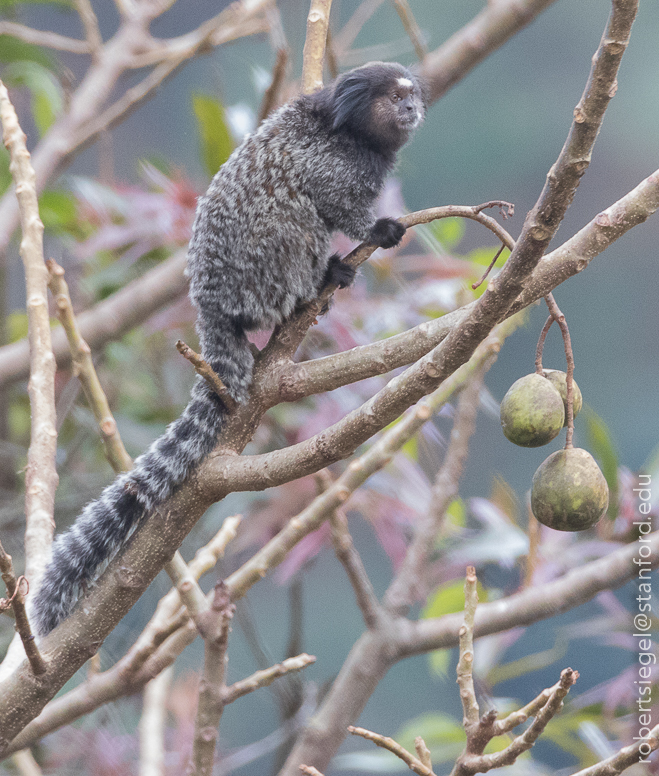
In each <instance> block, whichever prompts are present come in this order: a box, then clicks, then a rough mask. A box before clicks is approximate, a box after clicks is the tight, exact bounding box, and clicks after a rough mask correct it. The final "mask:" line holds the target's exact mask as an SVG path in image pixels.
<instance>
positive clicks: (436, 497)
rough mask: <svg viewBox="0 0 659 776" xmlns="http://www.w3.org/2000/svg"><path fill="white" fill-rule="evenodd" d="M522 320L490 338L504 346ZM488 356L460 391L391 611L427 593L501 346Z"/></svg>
mask: <svg viewBox="0 0 659 776" xmlns="http://www.w3.org/2000/svg"><path fill="white" fill-rule="evenodd" d="M521 323H522V319H521V318H520V319H517V320H515V319H512V320H511V319H509V321H508V322H507V325H510V326H511V329H508V328H507V325H506V327H505V328H504V329H503V331H502V330H501V329H498V330H497V329H495V330H494V331H493V333H492V334H491V335H490V337H489V338H488V340H485V341H486V342H488V341H490V340H493V342H494V343H495V344H494V347H495V348H497V349H498V348H501V346H502V345H503V340H504V338H505V336H506V335H507V334H509V333H510V332H511V331H512V327H516V326H517V325H519V324H521ZM497 349H495V350H494V352H493V355H492V357H490V358H489V359H487V360H485V361H484V362H483V364H482V365H481V368H480V369H479V370H478V371H477V372H475V373H474V374H473V375H472V378H471V380H470V381H469V382H468V383H467V385H466V386H465V388H464V389H463V390H462V392H461V394H460V398H459V400H458V407H457V411H456V415H455V420H454V422H453V429H452V431H451V437H450V439H449V443H448V447H447V448H446V453H445V455H444V461H443V463H442V466H441V468H440V470H439V471H438V472H437V476H436V477H435V482H434V484H433V488H432V491H431V496H430V507H429V509H428V512H427V514H426V515H424V516H423V517H421V518H420V519H419V520H418V521H417V523H416V525H415V527H414V534H413V536H412V541H411V543H410V546H409V547H408V548H407V552H406V553H405V558H404V560H403V562H402V564H401V566H400V568H399V569H398V572H397V573H396V575H395V576H394V579H393V581H392V582H391V584H390V585H389V588H388V590H387V592H386V594H385V597H384V603H385V607H386V609H387V611H389V612H391V613H396V614H404V613H406V612H407V610H408V609H409V607H410V606H411V605H412V604H413V603H414V602H415V601H418V600H420V599H421V598H423V597H425V595H426V594H427V591H426V590H425V588H424V584H423V583H424V581H425V580H424V579H423V570H424V568H425V567H426V564H427V560H428V557H429V554H430V553H431V552H432V549H433V546H434V543H435V540H436V537H437V534H438V532H439V530H440V528H441V525H442V521H443V520H444V517H445V515H446V510H447V509H448V508H449V506H450V505H451V502H452V501H453V500H454V499H455V497H456V496H457V494H458V484H459V481H460V478H461V476H462V472H463V470H464V466H465V463H466V461H467V456H468V453H469V442H470V440H471V437H472V435H473V433H474V431H475V428H476V415H477V413H478V408H479V405H480V392H481V389H482V387H483V378H484V376H485V372H486V371H487V370H488V369H489V368H490V366H491V365H492V363H493V362H494V357H496V353H497V352H498V350H497Z"/></svg>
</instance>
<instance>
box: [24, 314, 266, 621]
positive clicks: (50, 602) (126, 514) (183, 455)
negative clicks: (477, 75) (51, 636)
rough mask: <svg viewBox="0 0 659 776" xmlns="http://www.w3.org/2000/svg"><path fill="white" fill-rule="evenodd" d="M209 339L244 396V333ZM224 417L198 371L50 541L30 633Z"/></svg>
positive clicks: (73, 596)
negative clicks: (176, 405)
mask: <svg viewBox="0 0 659 776" xmlns="http://www.w3.org/2000/svg"><path fill="white" fill-rule="evenodd" d="M215 339H216V340H217V343H216V344H222V345H223V346H224V347H225V348H226V349H225V350H224V352H222V354H221V355H219V356H216V357H215V358H213V359H208V360H209V361H210V363H211V365H212V366H213V368H214V369H215V371H216V372H217V373H218V374H219V375H220V376H221V377H222V379H223V380H224V382H225V385H226V386H227V388H228V389H229V391H230V393H231V394H232V395H233V396H234V398H236V399H237V400H239V401H240V400H244V399H245V398H246V393H247V387H248V386H249V383H250V381H251V372H252V363H253V357H252V353H251V351H250V349H249V343H248V342H247V338H246V337H245V334H244V332H243V331H241V330H240V329H239V328H238V327H232V328H230V329H225V330H224V332H223V333H222V334H220V333H219V332H217V334H216V337H215ZM208 344H210V343H205V345H208ZM205 349H206V348H205ZM215 352H216V353H217V351H215ZM225 416H226V408H225V406H224V404H222V402H221V400H220V399H219V398H218V397H217V396H216V394H215V393H213V391H212V390H211V389H210V388H209V386H208V384H207V383H206V382H205V380H203V379H202V378H200V377H198V378H197V382H196V383H195V385H194V387H193V389H192V398H191V401H190V403H189V404H188V406H187V407H186V408H185V410H184V411H183V414H182V415H181V417H180V418H178V419H177V420H175V421H174V422H173V423H171V424H170V425H169V426H168V428H167V430H166V431H165V433H164V434H163V436H161V437H160V438H159V439H157V440H156V441H155V442H154V443H153V444H152V445H151V447H150V448H149V449H148V450H147V451H146V452H145V453H144V454H143V455H141V456H140V457H139V458H137V460H136V461H135V466H134V468H133V469H132V471H130V472H128V473H126V474H122V475H120V476H119V477H117V478H116V479H115V481H114V482H113V483H112V484H111V485H109V486H108V487H107V488H106V489H105V490H104V491H103V493H102V494H101V496H100V498H99V499H98V500H97V501H92V502H91V503H90V504H88V505H87V506H86V507H85V509H84V510H83V512H82V514H81V515H80V517H79V518H78V519H77V520H76V522H75V523H74V524H73V525H72V526H71V528H69V530H68V531H66V532H65V533H63V534H61V535H60V536H58V537H57V538H56V539H55V542H54V543H53V549H52V556H51V559H50V562H49V564H48V566H47V568H46V571H45V573H44V578H43V582H42V583H41V587H40V588H39V590H38V592H37V593H36V596H35V597H34V599H33V600H32V601H31V604H30V606H29V610H30V616H31V619H32V621H33V623H34V625H35V628H36V631H37V633H39V634H40V635H45V634H47V633H49V632H50V631H51V630H53V628H55V626H56V625H58V624H59V623H60V622H61V621H62V620H64V619H65V618H66V617H68V615H69V614H70V612H71V610H72V609H73V607H74V605H75V603H76V602H77V600H78V598H79V597H80V595H81V594H83V593H84V592H85V590H86V588H87V587H88V586H89V585H90V584H91V583H93V581H94V580H95V579H96V578H97V576H98V574H99V572H100V570H101V568H102V566H103V565H104V564H105V563H106V562H107V561H109V560H110V559H111V558H112V557H113V555H114V554H115V553H116V552H117V550H119V549H120V548H121V547H122V546H123V544H124V543H125V541H126V539H127V538H128V536H129V535H130V534H131V533H132V531H133V530H134V528H135V527H136V526H137V525H138V524H139V522H140V521H141V520H142V519H143V518H145V517H146V516H147V515H148V514H149V512H150V511H152V510H153V509H154V508H155V507H157V506H158V505H159V504H161V503H162V502H163V501H165V500H166V499H167V498H169V496H171V494H172V493H173V491H174V490H175V489H176V488H177V487H178V486H179V485H180V484H181V483H182V482H183V481H184V480H185V479H186V477H187V476H188V475H189V474H190V472H191V471H192V470H193V469H194V468H195V467H196V466H197V465H198V464H199V463H201V461H202V460H203V459H204V458H205V457H206V456H207V455H208V454H209V453H210V452H211V451H212V450H213V448H214V447H215V444H216V442H217V437H218V434H219V432H220V430H221V428H222V425H223V421H224V418H225Z"/></svg>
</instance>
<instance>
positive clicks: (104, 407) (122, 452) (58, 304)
mask: <svg viewBox="0 0 659 776" xmlns="http://www.w3.org/2000/svg"><path fill="white" fill-rule="evenodd" d="M46 266H47V267H48V271H49V280H48V287H49V288H50V291H51V293H52V295H53V297H54V299H55V311H56V313H57V317H58V318H59V321H60V323H61V324H62V328H63V329H64V331H65V333H66V338H67V340H68V343H69V350H70V352H71V358H72V361H73V373H74V375H76V376H77V377H78V379H79V380H80V384H81V385H82V389H83V391H84V392H85V397H86V398H87V403H88V404H89V407H90V409H91V410H92V412H93V413H94V417H95V418H96V422H97V423H98V428H99V431H100V434H101V439H102V440H103V448H104V450H105V455H106V457H107V459H108V461H109V462H110V465H111V466H112V468H113V469H114V471H115V472H117V473H118V472H127V471H130V469H132V468H133V461H132V459H131V457H130V456H129V455H128V453H127V452H126V448H125V447H124V443H123V442H122V441H121V437H120V436H119V431H118V429H117V423H116V421H115V419H114V416H113V415H112V410H111V409H110V405H109V404H108V400H107V397H106V395H105V391H104V390H103V386H102V385H101V381H100V380H99V379H98V375H97V374H96V369H95V368H94V362H93V361H92V355H91V348H90V347H89V345H88V344H87V343H86V342H85V340H84V339H83V338H82V337H81V335H80V329H79V327H78V323H77V321H76V318H75V315H74V314H73V305H72V304H71V297H70V296H69V287H68V285H67V283H66V280H64V270H63V269H62V267H60V265H59V264H58V263H57V262H56V261H54V259H49V260H48V261H47V262H46Z"/></svg>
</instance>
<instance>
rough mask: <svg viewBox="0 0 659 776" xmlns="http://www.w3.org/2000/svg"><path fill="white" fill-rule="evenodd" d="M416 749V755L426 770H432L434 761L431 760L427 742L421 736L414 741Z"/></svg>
mask: <svg viewBox="0 0 659 776" xmlns="http://www.w3.org/2000/svg"><path fill="white" fill-rule="evenodd" d="M414 749H415V751H416V755H417V757H418V758H419V760H421V762H422V763H423V764H424V765H425V766H426V768H429V769H430V770H432V760H431V759H430V749H428V746H427V745H426V742H425V741H424V740H423V738H421V736H417V737H416V738H415V739H414Z"/></svg>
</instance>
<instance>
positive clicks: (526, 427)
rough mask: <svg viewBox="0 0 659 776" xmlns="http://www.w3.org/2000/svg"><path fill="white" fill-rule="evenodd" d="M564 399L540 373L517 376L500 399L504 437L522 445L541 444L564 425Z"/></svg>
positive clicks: (553, 435) (536, 445)
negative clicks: (518, 377) (517, 378)
mask: <svg viewBox="0 0 659 776" xmlns="http://www.w3.org/2000/svg"><path fill="white" fill-rule="evenodd" d="M564 420H565V410H564V409H563V400H562V399H561V395H560V394H559V392H558V391H557V390H556V388H554V386H553V385H552V384H551V383H550V382H549V380H547V379H546V378H545V377H543V376H542V375H538V374H532V375H526V377H520V379H519V380H516V381H515V382H514V383H513V384H512V385H511V386H510V388H509V389H508V393H507V394H506V395H505V396H504V397H503V400H502V402H501V428H502V429H503V433H504V434H505V435H506V437H507V438H508V439H509V440H510V441H511V442H514V444H516V445H520V446H521V447H540V446H541V445H546V444H547V442H551V440H552V439H553V438H554V437H555V436H557V435H558V433H559V431H560V430H561V429H562V428H563V422H564Z"/></svg>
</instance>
